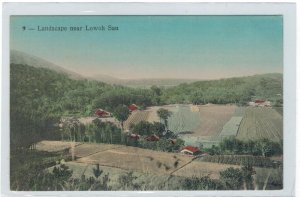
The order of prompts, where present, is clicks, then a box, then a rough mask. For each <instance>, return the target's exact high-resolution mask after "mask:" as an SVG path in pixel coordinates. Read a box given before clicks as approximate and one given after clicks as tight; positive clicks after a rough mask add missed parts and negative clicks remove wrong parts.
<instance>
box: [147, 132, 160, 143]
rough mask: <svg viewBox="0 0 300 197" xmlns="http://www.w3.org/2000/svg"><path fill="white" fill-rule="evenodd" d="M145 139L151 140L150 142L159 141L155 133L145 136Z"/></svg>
mask: <svg viewBox="0 0 300 197" xmlns="http://www.w3.org/2000/svg"><path fill="white" fill-rule="evenodd" d="M145 140H147V141H151V142H154V141H159V137H158V136H157V135H155V134H153V135H149V136H147V137H145Z"/></svg>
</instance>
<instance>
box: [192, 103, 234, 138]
mask: <svg viewBox="0 0 300 197" xmlns="http://www.w3.org/2000/svg"><path fill="white" fill-rule="evenodd" d="M236 108H237V106H235V105H204V106H200V107H199V110H200V111H199V113H200V116H199V117H200V118H199V121H200V124H199V127H198V128H197V129H196V130H195V132H194V135H195V136H218V135H219V133H220V132H221V131H222V129H223V126H224V124H225V123H226V122H228V121H229V120H230V118H231V117H232V116H233V114H234V112H235V109H236Z"/></svg>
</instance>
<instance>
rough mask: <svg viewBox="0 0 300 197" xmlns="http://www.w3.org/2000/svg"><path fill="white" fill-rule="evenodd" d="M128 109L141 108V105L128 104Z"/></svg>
mask: <svg viewBox="0 0 300 197" xmlns="http://www.w3.org/2000/svg"><path fill="white" fill-rule="evenodd" d="M128 109H129V110H130V111H136V110H138V109H139V107H138V106H137V105H136V104H131V105H129V106H128Z"/></svg>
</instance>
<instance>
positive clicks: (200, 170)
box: [173, 161, 239, 179]
mask: <svg viewBox="0 0 300 197" xmlns="http://www.w3.org/2000/svg"><path fill="white" fill-rule="evenodd" d="M230 167H233V168H239V166H238V165H229V164H218V163H211V162H202V161H193V162H191V163H190V164H188V165H186V166H184V167H183V168H181V169H179V170H178V171H176V172H174V173H173V175H175V176H184V177H193V176H196V177H203V176H209V177H210V178H213V179H218V178H219V176H220V171H223V170H226V169H227V168H230Z"/></svg>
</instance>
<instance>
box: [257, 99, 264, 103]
mask: <svg viewBox="0 0 300 197" xmlns="http://www.w3.org/2000/svg"><path fill="white" fill-rule="evenodd" d="M264 102H266V101H265V100H263V99H257V100H255V103H264Z"/></svg>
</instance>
